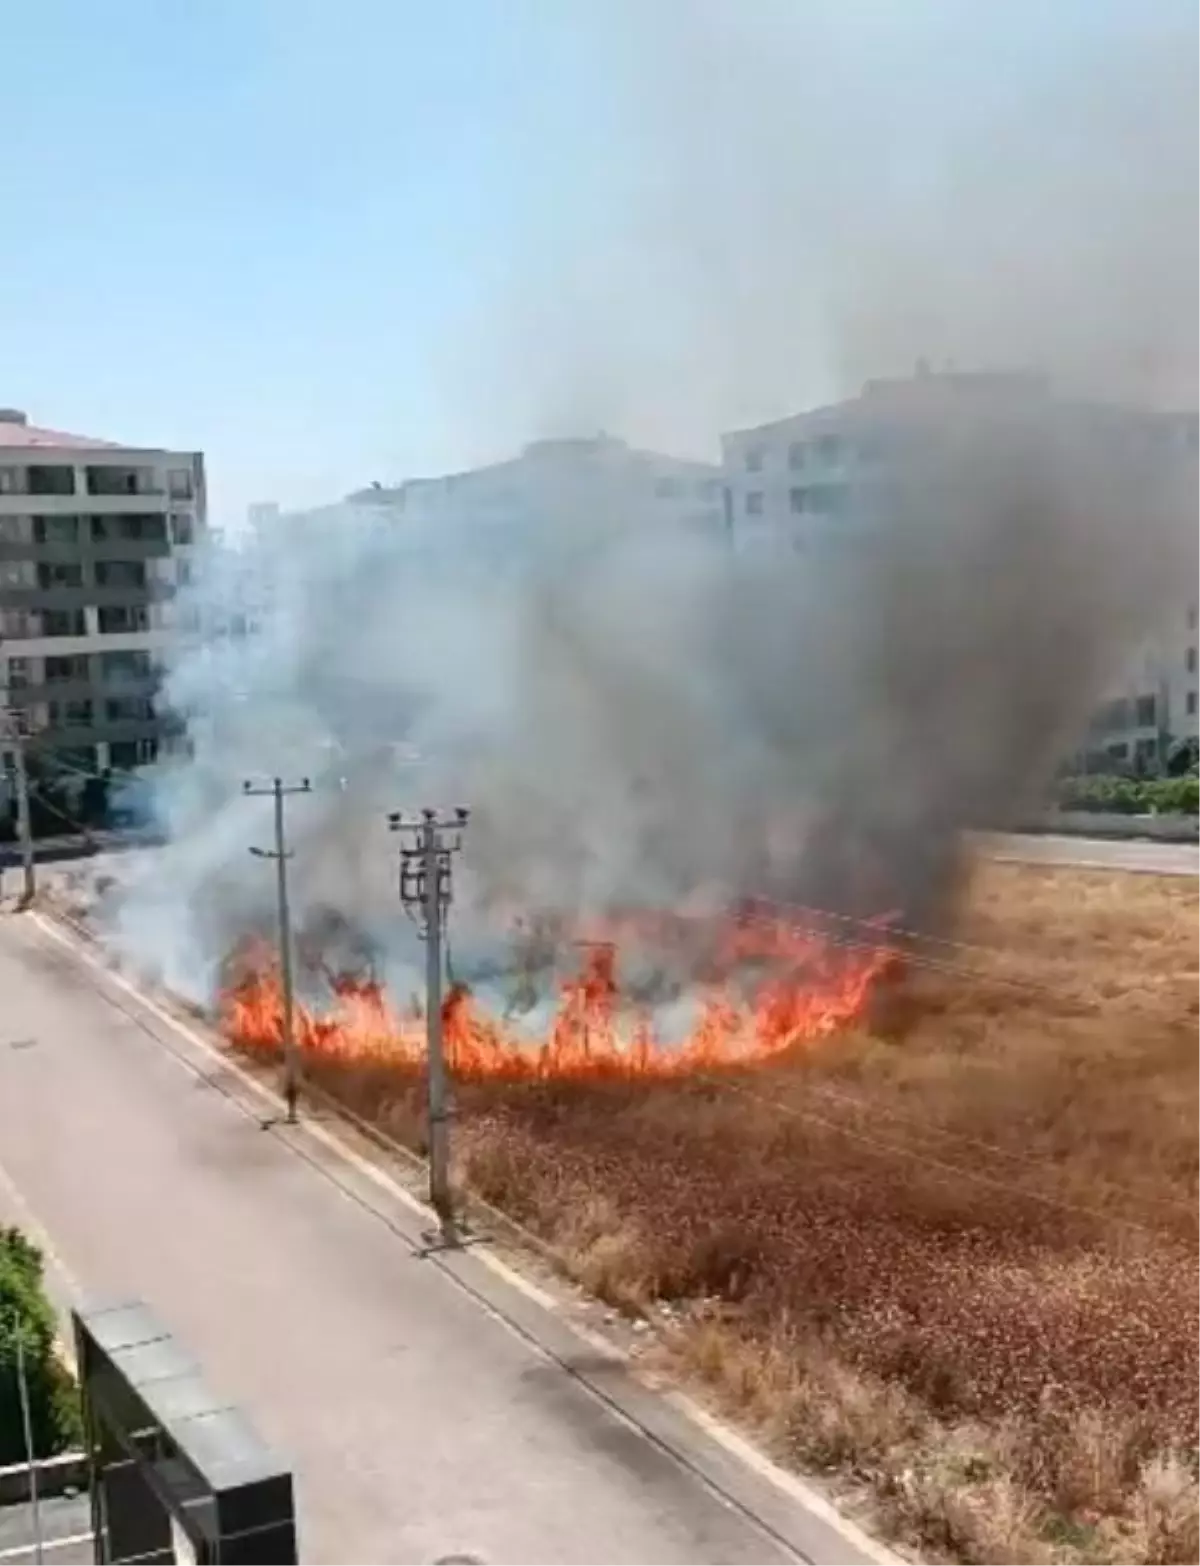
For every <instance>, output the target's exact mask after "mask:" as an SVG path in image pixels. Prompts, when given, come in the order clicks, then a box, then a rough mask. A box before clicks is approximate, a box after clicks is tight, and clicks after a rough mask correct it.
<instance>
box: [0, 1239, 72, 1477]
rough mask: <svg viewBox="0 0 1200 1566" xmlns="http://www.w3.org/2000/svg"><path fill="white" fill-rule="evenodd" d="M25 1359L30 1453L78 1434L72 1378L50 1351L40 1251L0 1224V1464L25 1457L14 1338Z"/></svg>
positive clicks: (59, 1447) (51, 1332) (58, 1446)
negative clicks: (20, 1347) (2, 1227)
mask: <svg viewBox="0 0 1200 1566" xmlns="http://www.w3.org/2000/svg"><path fill="white" fill-rule="evenodd" d="M18 1337H19V1338H20V1340H21V1345H22V1349H23V1352H24V1359H25V1383H26V1386H27V1388H28V1393H29V1422H30V1425H31V1427H32V1433H33V1451H34V1456H35V1457H52V1456H53V1455H54V1454H55V1453H56V1452H61V1451H63V1450H65V1449H66V1448H67V1447H69V1446H72V1445H77V1444H78V1442H79V1440H80V1421H79V1399H78V1395H77V1393H76V1389H75V1383H74V1381H73V1380H72V1378H71V1376H70V1374H69V1373H68V1371H67V1370H66V1367H65V1366H64V1365H63V1364H62V1362H61V1360H60V1359H59V1357H58V1355H57V1353H56V1352H55V1346H54V1339H55V1320H54V1308H53V1306H52V1305H51V1304H50V1301H49V1299H48V1298H47V1297H46V1291H45V1288H44V1287H43V1284H42V1256H41V1252H40V1251H39V1250H38V1248H37V1246H36V1245H32V1244H31V1243H30V1242H29V1241H28V1240H27V1239H26V1238H25V1236H24V1235H23V1234H22V1233H21V1231H20V1230H19V1229H0V1466H3V1465H5V1464H7V1463H20V1462H24V1461H25V1457H26V1450H25V1431H24V1424H23V1420H22V1415H21V1398H20V1392H19V1386H18V1381H17V1340H18Z"/></svg>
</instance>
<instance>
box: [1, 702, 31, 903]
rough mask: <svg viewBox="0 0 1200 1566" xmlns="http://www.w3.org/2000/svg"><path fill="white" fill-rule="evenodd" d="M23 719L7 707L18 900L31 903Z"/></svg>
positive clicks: (13, 709) (25, 734)
mask: <svg viewBox="0 0 1200 1566" xmlns="http://www.w3.org/2000/svg"><path fill="white" fill-rule="evenodd" d="M27 721H28V720H27V718H26V714H25V713H24V712H22V711H21V709H20V708H19V707H15V708H10V709H9V711H8V723H7V724H6V729H7V732H8V737H9V739H11V741H12V745H13V753H14V755H15V757H16V784H17V841H18V843H19V844H20V846H21V865H22V867H23V869H24V871H25V888H24V891H23V893H22V901H23V902H25V903H31V902H32V901H33V897H34V893H35V892H36V891H37V873H36V871H35V868H34V853H33V825H32V822H31V820H30V815H29V772H28V770H27V768H26V765H25V741H26V740H27V739H28V738H29V733H28V728H27Z"/></svg>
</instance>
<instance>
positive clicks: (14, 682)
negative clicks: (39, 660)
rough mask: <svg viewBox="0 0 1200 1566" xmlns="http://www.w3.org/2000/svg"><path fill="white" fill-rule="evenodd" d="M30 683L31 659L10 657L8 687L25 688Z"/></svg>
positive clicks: (11, 688)
mask: <svg viewBox="0 0 1200 1566" xmlns="http://www.w3.org/2000/svg"><path fill="white" fill-rule="evenodd" d="M28 684H29V659H28V658H10V659H9V660H8V687H9V689H10V690H14V691H20V690H24V689H25V687H26V686H27V685H28Z"/></svg>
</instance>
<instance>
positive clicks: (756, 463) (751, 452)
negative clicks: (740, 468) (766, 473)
mask: <svg viewBox="0 0 1200 1566" xmlns="http://www.w3.org/2000/svg"><path fill="white" fill-rule="evenodd" d="M765 460H766V453H765V452H764V451H763V449H762V447H761V446H749V447H747V449H746V472H747V473H761V472H762V470H763V463H764V461H765Z"/></svg>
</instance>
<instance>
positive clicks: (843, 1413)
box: [309, 865, 1200, 1561]
mask: <svg viewBox="0 0 1200 1566" xmlns="http://www.w3.org/2000/svg"><path fill="white" fill-rule="evenodd" d="M1196 905H1197V898H1196V890H1195V886H1194V883H1192V882H1189V881H1184V880H1179V881H1168V880H1160V879H1157V878H1150V877H1138V876H1130V875H1120V874H1117V875H1102V874H1093V873H1084V872H1074V871H1072V872H1068V871H1060V870H1045V869H1039V868H1032V867H1013V866H999V865H988V866H985V867H982V868H981V869H980V870H979V872H978V874H977V876H976V879H975V884H974V887H973V895H972V897H971V899H970V902H969V906H968V909H967V912H966V914H965V916H964V919H963V922H962V926H961V929H960V931H959V936H960V940H961V943H962V944H960V945H954V946H952V945H949V944H940V943H938V944H935V943H924V944H922V945H920V946H919V947H916V948H914V950H915V957H914V961H913V963H912V964H911V965H910V966H909V967H908V968H907V969H906V972H905V975H904V977H903V979H902V980H901V981H900V982H899V983H897V984H895V985H892V986H890V987H889V989H888V991H887V992H886V993H882V994H881V995H879V997H878V1003H877V1005H876V1006H875V1009H874V1015H873V1017H872V1019H871V1022H870V1025H869V1026H866V1027H863V1028H861V1029H860V1030H859V1031H855V1032H853V1033H842V1034H839V1035H837V1036H836V1037H832V1038H828V1039H825V1040H822V1041H821V1042H820V1043H819V1044H818V1045H816V1046H809V1047H807V1048H805V1049H803V1050H798V1051H793V1052H791V1053H790V1054H789V1055H788V1056H786V1058H784V1059H782V1060H776V1061H773V1062H771V1063H768V1064H766V1065H759V1066H757V1067H745V1066H742V1067H735V1068H732V1069H731V1068H720V1069H715V1070H702V1071H698V1072H696V1073H694V1074H692V1075H689V1076H686V1077H680V1078H672V1079H667V1080H657V1079H649V1080H646V1079H643V1080H629V1079H622V1078H620V1077H619V1076H614V1077H611V1078H607V1079H600V1080H582V1081H581V1080H578V1079H572V1078H569V1077H568V1078H565V1079H551V1080H531V1081H524V1082H507V1083H506V1082H498V1081H469V1082H466V1083H464V1084H462V1086H461V1088H460V1091H459V1093H458V1099H457V1105H458V1114H457V1148H458V1156H459V1160H460V1174H461V1178H462V1179H463V1180H464V1181H465V1182H467V1183H468V1184H469V1185H470V1186H471V1187H472V1188H474V1189H475V1190H476V1191H477V1192H478V1193H479V1194H480V1195H481V1196H483V1197H485V1198H486V1199H488V1200H489V1201H491V1202H493V1203H495V1204H496V1205H497V1206H500V1207H502V1208H504V1209H505V1210H506V1211H508V1212H509V1213H510V1214H512V1215H513V1216H514V1217H515V1218H517V1219H519V1220H520V1221H521V1222H523V1223H524V1224H525V1225H527V1226H528V1227H530V1228H532V1229H533V1230H534V1231H536V1233H537V1234H538V1235H540V1236H541V1237H542V1238H543V1239H544V1240H546V1241H547V1242H548V1243H549V1244H550V1245H551V1246H552V1247H553V1248H554V1249H555V1251H557V1252H558V1254H559V1255H560V1256H561V1257H562V1258H563V1264H564V1266H565V1267H566V1268H567V1269H568V1270H569V1271H570V1272H571V1273H572V1274H573V1275H574V1276H575V1277H576V1278H577V1279H578V1280H579V1281H581V1282H582V1283H583V1284H584V1285H586V1286H587V1287H588V1288H589V1289H591V1290H593V1291H594V1292H595V1293H596V1294H598V1295H600V1296H601V1297H602V1298H604V1299H606V1300H608V1301H610V1302H613V1303H614V1304H617V1305H619V1306H621V1307H623V1308H627V1309H630V1310H637V1311H642V1312H647V1313H654V1312H655V1311H656V1310H657V1309H658V1308H659V1307H661V1306H663V1305H664V1304H669V1305H670V1306H671V1307H672V1309H671V1314H670V1321H671V1323H672V1325H671V1326H670V1327H669V1329H667V1330H665V1332H664V1335H663V1339H662V1343H663V1347H662V1351H661V1352H662V1353H663V1355H665V1356H667V1357H668V1358H669V1359H670V1361H671V1363H672V1364H673V1365H674V1367H675V1368H676V1369H677V1370H678V1371H680V1372H689V1373H691V1374H692V1375H693V1377H697V1378H699V1379H700V1380H701V1381H702V1382H703V1383H704V1384H705V1385H707V1386H708V1387H709V1388H710V1390H711V1392H712V1393H713V1395H714V1396H715V1397H716V1398H717V1399H718V1400H719V1401H720V1402H721V1403H722V1404H723V1405H724V1406H725V1407H726V1408H729V1409H732V1410H735V1411H736V1412H738V1413H739V1414H740V1415H741V1416H742V1417H743V1418H745V1419H746V1420H747V1421H748V1422H749V1423H751V1424H752V1425H753V1426H754V1427H755V1428H757V1429H758V1431H759V1432H760V1433H761V1434H762V1436H763V1437H764V1438H765V1439H766V1440H767V1441H769V1443H770V1444H771V1445H772V1446H773V1448H774V1449H775V1450H776V1451H778V1452H780V1453H782V1454H783V1455H784V1456H786V1457H790V1458H791V1459H792V1460H793V1461H795V1462H797V1463H799V1464H801V1465H804V1466H806V1467H809V1468H817V1469H823V1470H827V1471H830V1472H831V1473H839V1474H846V1473H849V1474H851V1475H854V1476H857V1477H859V1478H861V1479H865V1480H867V1481H868V1482H869V1484H870V1485H871V1487H872V1489H873V1492H874V1494H875V1495H876V1497H877V1499H878V1502H879V1504H880V1506H881V1508H882V1510H883V1513H884V1514H885V1516H886V1518H887V1520H888V1521H889V1522H890V1524H891V1526H892V1527H893V1528H894V1529H896V1530H897V1531H898V1532H900V1533H902V1534H906V1535H908V1536H909V1537H911V1538H914V1539H916V1540H918V1541H919V1543H920V1546H921V1547H922V1548H924V1549H926V1550H929V1549H933V1550H938V1551H942V1552H944V1553H946V1554H948V1555H951V1556H955V1557H957V1558H960V1559H964V1560H970V1561H1003V1560H1010V1561H1011V1560H1021V1561H1036V1560H1099V1559H1108V1560H1127V1561H1133V1560H1137V1561H1194V1560H1196V1559H1197V1558H1198V1553H1200V1543H1198V1540H1197V1521H1196V1483H1195V1450H1196V1449H1195V1440H1196V1409H1197V1401H1196V1395H1197V1310H1196V1205H1195V1203H1196V1109H1197V1092H1196V1090H1197V1081H1196V1075H1197V1048H1196V1045H1197V1029H1196V1022H1197V975H1196V956H1197V945H1196ZM309 1069H310V1070H311V1071H312V1073H313V1074H314V1076H316V1077H317V1078H319V1080H320V1081H321V1082H322V1084H323V1085H324V1086H325V1087H326V1088H328V1089H330V1090H331V1091H332V1092H334V1093H335V1094H338V1095H340V1096H342V1097H343V1098H345V1100H346V1101H347V1102H348V1103H350V1104H351V1105H352V1106H353V1107H354V1108H355V1109H356V1110H358V1111H359V1112H360V1113H363V1114H366V1115H368V1116H370V1117H372V1118H374V1119H375V1120H377V1121H378V1122H379V1123H381V1125H382V1126H383V1127H384V1128H385V1129H387V1130H388V1131H389V1132H390V1133H392V1134H393V1135H396V1136H398V1137H400V1138H401V1139H403V1140H405V1141H408V1142H409V1143H412V1144H418V1145H419V1142H420V1137H421V1084H420V1082H419V1080H418V1079H417V1078H416V1077H415V1076H413V1075H412V1074H411V1073H410V1072H406V1071H404V1070H397V1069H396V1068H395V1066H393V1065H389V1064H387V1063H386V1062H384V1061H381V1060H380V1059H378V1058H375V1059H359V1060H355V1059H353V1058H347V1057H345V1056H334V1057H331V1056H328V1055H323V1054H320V1053H316V1054H314V1055H313V1056H312V1058H311V1060H310V1061H309Z"/></svg>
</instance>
